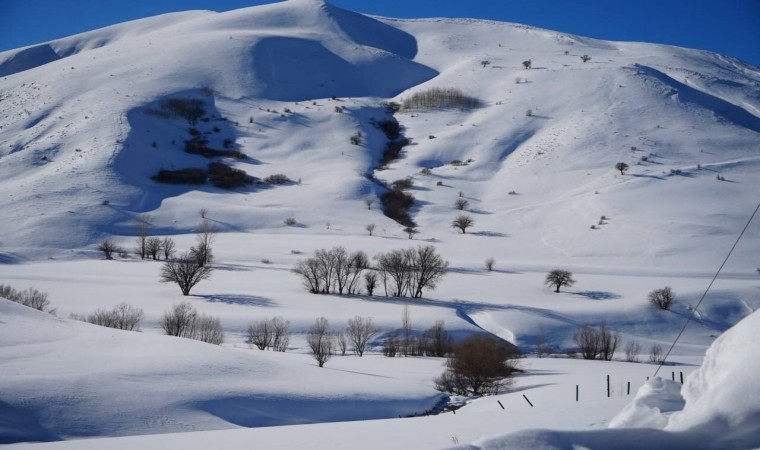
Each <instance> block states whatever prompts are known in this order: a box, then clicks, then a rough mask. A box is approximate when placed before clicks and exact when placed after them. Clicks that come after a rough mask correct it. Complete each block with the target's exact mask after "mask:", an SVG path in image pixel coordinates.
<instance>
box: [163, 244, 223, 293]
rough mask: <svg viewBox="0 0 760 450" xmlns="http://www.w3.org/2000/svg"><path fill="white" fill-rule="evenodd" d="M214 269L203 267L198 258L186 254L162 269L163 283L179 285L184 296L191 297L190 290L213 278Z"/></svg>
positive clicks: (165, 264)
mask: <svg viewBox="0 0 760 450" xmlns="http://www.w3.org/2000/svg"><path fill="white" fill-rule="evenodd" d="M212 272H213V269H211V267H208V266H201V265H200V264H199V262H198V258H196V257H194V256H193V255H191V254H189V253H185V254H184V255H182V256H180V257H179V258H178V259H176V260H169V261H166V262H165V263H164V266H163V267H162V268H161V281H162V282H166V283H168V282H172V283H177V285H178V286H179V288H180V290H181V291H182V295H190V290H191V289H192V288H193V286H195V285H196V284H198V283H200V282H201V281H202V280H208V279H209V278H211V273H212Z"/></svg>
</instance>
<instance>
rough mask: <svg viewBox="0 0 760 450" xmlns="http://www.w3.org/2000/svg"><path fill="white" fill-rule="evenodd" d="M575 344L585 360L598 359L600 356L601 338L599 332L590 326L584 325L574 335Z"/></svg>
mask: <svg viewBox="0 0 760 450" xmlns="http://www.w3.org/2000/svg"><path fill="white" fill-rule="evenodd" d="M573 342H575V344H576V345H577V346H578V348H579V349H580V351H581V355H582V356H583V359H596V357H597V356H598V355H599V338H598V334H597V331H596V330H595V329H594V328H593V327H592V326H590V325H584V326H583V327H581V328H580V329H578V331H576V332H575V334H574V335H573Z"/></svg>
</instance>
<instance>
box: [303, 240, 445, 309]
mask: <svg viewBox="0 0 760 450" xmlns="http://www.w3.org/2000/svg"><path fill="white" fill-rule="evenodd" d="M374 259H375V260H376V261H377V265H376V266H375V267H371V266H370V263H369V258H368V257H367V254H366V253H364V252H363V251H361V250H359V251H356V252H353V253H349V252H347V251H346V249H345V248H343V247H334V248H333V249H331V250H325V249H320V250H317V251H315V252H314V256H313V257H311V258H307V259H304V260H301V261H299V262H298V263H297V264H296V267H295V268H293V272H295V273H296V274H298V275H300V276H301V279H302V281H303V284H304V287H305V288H306V289H307V290H308V291H309V292H311V293H315V294H332V293H337V294H343V293H344V292H345V293H348V294H356V293H359V292H360V291H361V285H360V282H361V281H362V280H363V281H364V288H365V290H366V292H367V294H368V295H372V294H373V292H374V290H375V288H376V287H377V284H378V281H380V282H382V284H383V288H384V289H385V295H388V296H392V297H406V296H411V297H415V298H419V297H422V293H423V290H424V289H434V288H435V286H436V284H437V283H438V281H439V280H440V279H441V277H443V275H444V273H445V272H446V268H447V267H448V262H447V261H444V260H443V259H442V258H441V257H440V255H438V253H437V252H436V251H435V247H433V246H431V245H426V246H419V247H417V248H409V249H399V250H392V251H390V252H388V253H380V254H378V255H377V256H375V258H374ZM364 271H368V272H367V273H365V274H364V277H362V273H363V272H364Z"/></svg>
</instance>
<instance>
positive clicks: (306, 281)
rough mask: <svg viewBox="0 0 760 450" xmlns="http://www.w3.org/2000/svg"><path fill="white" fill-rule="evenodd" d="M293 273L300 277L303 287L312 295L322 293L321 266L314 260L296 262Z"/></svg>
mask: <svg viewBox="0 0 760 450" xmlns="http://www.w3.org/2000/svg"><path fill="white" fill-rule="evenodd" d="M293 272H294V273H296V274H298V275H300V276H301V279H302V280H303V286H304V287H305V288H306V290H308V291H309V292H311V293H312V294H318V293H320V292H322V266H321V264H320V262H319V260H317V259H316V258H308V259H305V260H301V261H298V263H296V266H295V267H294V268H293Z"/></svg>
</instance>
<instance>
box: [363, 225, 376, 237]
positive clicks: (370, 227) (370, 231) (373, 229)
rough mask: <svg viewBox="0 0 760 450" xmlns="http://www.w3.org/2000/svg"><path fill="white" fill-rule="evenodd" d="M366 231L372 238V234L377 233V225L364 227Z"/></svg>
mask: <svg viewBox="0 0 760 450" xmlns="http://www.w3.org/2000/svg"><path fill="white" fill-rule="evenodd" d="M364 229H365V230H367V231H368V232H369V235H370V236H372V232H373V231H375V224H374V223H370V224H368V225H367V226H366V227H364Z"/></svg>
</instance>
